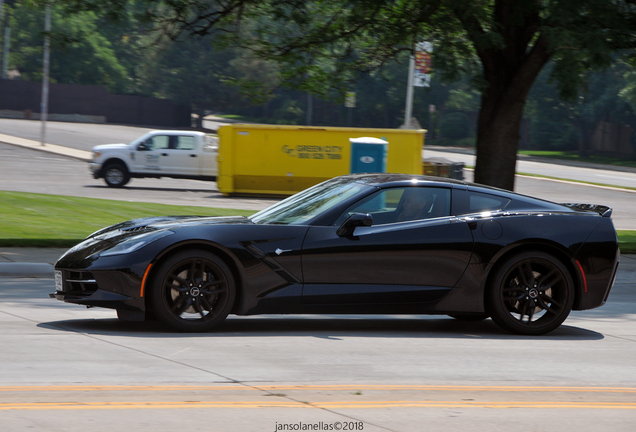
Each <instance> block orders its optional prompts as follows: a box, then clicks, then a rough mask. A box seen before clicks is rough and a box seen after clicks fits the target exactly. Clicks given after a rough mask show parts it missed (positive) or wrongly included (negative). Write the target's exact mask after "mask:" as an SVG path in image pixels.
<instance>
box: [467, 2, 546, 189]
mask: <svg viewBox="0 0 636 432" xmlns="http://www.w3.org/2000/svg"><path fill="white" fill-rule="evenodd" d="M537 6H538V4H534V3H531V4H527V3H526V2H519V1H516V0H496V1H495V2H494V12H493V19H494V21H495V23H496V25H495V26H493V27H494V28H495V29H496V31H497V33H498V34H499V36H500V41H501V44H502V45H496V44H494V43H492V42H490V43H488V42H485V41H484V39H485V38H484V35H485V34H487V30H486V29H484V28H482V27H481V24H480V23H479V22H477V21H476V19H475V18H474V17H472V16H470V15H467V14H465V12H464V11H462V10H461V8H458V9H456V12H455V13H456V14H457V16H458V17H459V18H460V20H462V23H463V25H464V28H465V29H466V30H467V31H468V34H469V37H470V38H471V40H472V41H473V43H474V46H475V48H476V50H477V55H478V56H479V58H480V60H481V63H482V66H483V78H484V81H485V82H486V83H487V87H486V88H485V89H484V91H483V92H482V98H481V108H480V110H479V121H478V123H477V163H476V166H475V182H476V183H482V184H487V185H490V186H495V187H499V188H502V189H508V190H513V189H514V184H515V168H516V163H517V149H518V148H519V130H520V128H521V119H522V116H523V107H524V105H525V103H526V99H527V97H528V92H529V91H530V88H531V87H532V84H533V83H534V81H535V80H536V78H537V76H538V75H539V72H541V69H542V68H543V66H545V64H546V63H547V62H548V60H549V59H550V57H551V55H552V51H551V49H550V44H549V42H548V38H547V36H546V35H545V34H542V33H540V31H541V30H540V14H539V12H540V9H539V8H538V7H537Z"/></svg>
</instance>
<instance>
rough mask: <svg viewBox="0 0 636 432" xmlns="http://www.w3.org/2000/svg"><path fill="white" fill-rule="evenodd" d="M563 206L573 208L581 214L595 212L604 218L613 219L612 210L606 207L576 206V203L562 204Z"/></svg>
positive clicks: (595, 205) (594, 205) (592, 205)
mask: <svg viewBox="0 0 636 432" xmlns="http://www.w3.org/2000/svg"><path fill="white" fill-rule="evenodd" d="M561 205H562V206H566V207H569V208H571V209H572V210H577V211H581V212H594V213H598V214H599V215H601V216H603V217H612V208H611V207H608V206H604V205H597V204H574V203H561Z"/></svg>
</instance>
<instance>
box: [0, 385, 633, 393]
mask: <svg viewBox="0 0 636 432" xmlns="http://www.w3.org/2000/svg"><path fill="white" fill-rule="evenodd" d="M193 390H195V391H224V390H225V391H230V390H231V391H235V390H247V391H263V390H265V391H268V390H271V391H275V390H323V391H324V390H334V391H337V390H341V391H345V390H412V391H417V390H419V391H464V392H465V391H473V392H576V393H636V387H551V386H547V387H543V386H465V385H442V386H440V385H409V384H405V385H379V384H335V385H334V384H324V385H302V384H299V385H237V384H228V385H215V386H206V385H46V386H0V392H43V391H51V392H55V391H64V392H71V391H83V392H97V391H139V392H142V391H193Z"/></svg>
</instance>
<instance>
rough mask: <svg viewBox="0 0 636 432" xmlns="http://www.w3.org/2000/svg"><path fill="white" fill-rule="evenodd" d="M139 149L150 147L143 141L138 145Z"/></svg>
mask: <svg viewBox="0 0 636 432" xmlns="http://www.w3.org/2000/svg"><path fill="white" fill-rule="evenodd" d="M137 150H138V151H148V150H149V149H148V146H146V143H145V142H142V143H141V144H139V145H138V146H137Z"/></svg>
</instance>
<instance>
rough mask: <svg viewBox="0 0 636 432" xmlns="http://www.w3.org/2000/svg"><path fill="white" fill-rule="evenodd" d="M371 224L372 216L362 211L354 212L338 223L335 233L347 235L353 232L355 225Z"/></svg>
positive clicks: (342, 235) (340, 235) (341, 235)
mask: <svg viewBox="0 0 636 432" xmlns="http://www.w3.org/2000/svg"><path fill="white" fill-rule="evenodd" d="M371 225H373V216H371V215H370V214H364V213H354V214H352V215H351V216H349V217H348V218H347V219H346V220H345V221H344V222H343V223H342V225H340V228H338V231H336V234H338V236H339V237H349V236H350V235H352V234H353V231H355V229H356V227H359V226H371Z"/></svg>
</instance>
